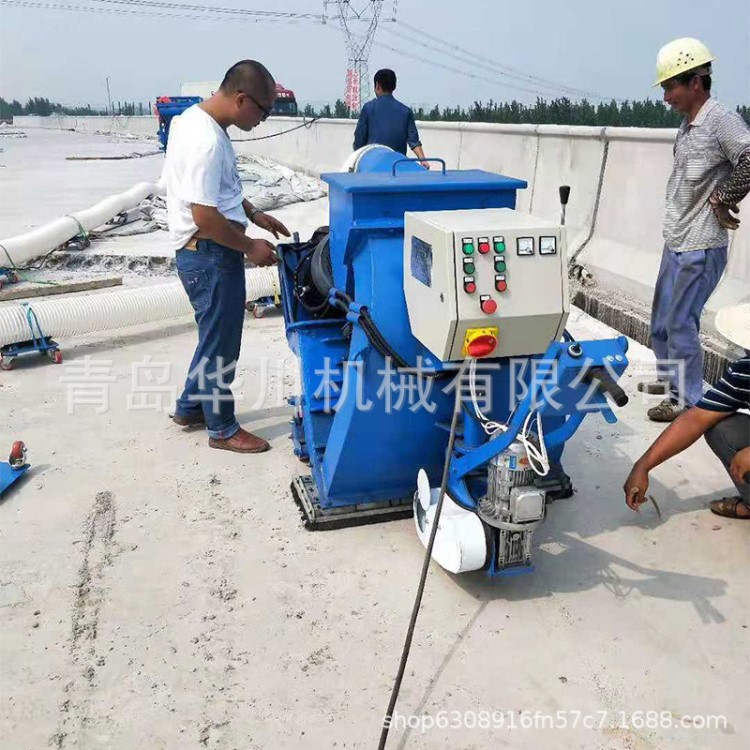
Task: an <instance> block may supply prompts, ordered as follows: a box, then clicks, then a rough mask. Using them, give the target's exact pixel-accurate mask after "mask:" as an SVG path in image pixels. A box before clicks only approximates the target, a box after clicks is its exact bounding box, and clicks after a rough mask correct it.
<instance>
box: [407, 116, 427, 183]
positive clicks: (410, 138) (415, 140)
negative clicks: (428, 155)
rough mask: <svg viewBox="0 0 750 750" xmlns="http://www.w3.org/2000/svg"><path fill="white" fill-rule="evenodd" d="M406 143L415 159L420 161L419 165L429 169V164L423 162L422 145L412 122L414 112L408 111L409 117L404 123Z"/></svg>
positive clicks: (415, 125) (415, 124)
mask: <svg viewBox="0 0 750 750" xmlns="http://www.w3.org/2000/svg"><path fill="white" fill-rule="evenodd" d="M406 143H407V144H408V146H409V148H410V149H411V150H412V151H413V152H414V154H415V155H416V157H417V159H421V161H420V164H421V165H422V166H423V167H424V168H425V169H429V168H430V162H428V161H425V155H424V149H423V148H422V143H421V141H420V140H419V131H418V130H417V123H416V122H414V112H412V111H411V110H409V115H408V118H407V121H406Z"/></svg>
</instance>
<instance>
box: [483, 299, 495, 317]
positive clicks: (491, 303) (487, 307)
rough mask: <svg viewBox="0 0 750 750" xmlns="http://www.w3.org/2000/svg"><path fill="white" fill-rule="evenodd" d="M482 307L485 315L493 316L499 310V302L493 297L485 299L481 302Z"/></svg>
mask: <svg viewBox="0 0 750 750" xmlns="http://www.w3.org/2000/svg"><path fill="white" fill-rule="evenodd" d="M480 307H481V308H482V312H483V313H485V315H492V314H493V313H494V312H495V311H496V310H497V302H495V300H494V299H492V298H491V297H485V299H483V300H482V301H481V302H480Z"/></svg>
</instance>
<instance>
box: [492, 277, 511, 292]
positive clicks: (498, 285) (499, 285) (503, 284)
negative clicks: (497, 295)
mask: <svg viewBox="0 0 750 750" xmlns="http://www.w3.org/2000/svg"><path fill="white" fill-rule="evenodd" d="M507 288H508V282H507V281H505V280H504V279H500V280H499V281H498V282H497V283H496V284H495V289H497V291H498V292H504V291H505V290H506V289H507Z"/></svg>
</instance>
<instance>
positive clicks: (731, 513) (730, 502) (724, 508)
mask: <svg viewBox="0 0 750 750" xmlns="http://www.w3.org/2000/svg"><path fill="white" fill-rule="evenodd" d="M740 505H744V506H745V508H747V507H748V506H747V505H746V504H745V501H744V500H743V499H742V498H741V497H722V498H721V500H712V501H711V502H710V503H709V504H708V507H709V508H710V510H711V513H715V514H716V515H717V516H724V518H738V519H740V520H741V521H750V513H748V515H746V516H741V515H739V514H738V513H737V508H738V507H739V506H740ZM748 510H750V509H748Z"/></svg>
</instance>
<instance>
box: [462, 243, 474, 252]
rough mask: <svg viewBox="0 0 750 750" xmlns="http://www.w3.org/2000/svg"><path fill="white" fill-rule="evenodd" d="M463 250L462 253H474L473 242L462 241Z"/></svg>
mask: <svg viewBox="0 0 750 750" xmlns="http://www.w3.org/2000/svg"><path fill="white" fill-rule="evenodd" d="M463 250H464V255H472V254H473V253H474V245H473V243H471V242H464V246H463Z"/></svg>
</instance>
